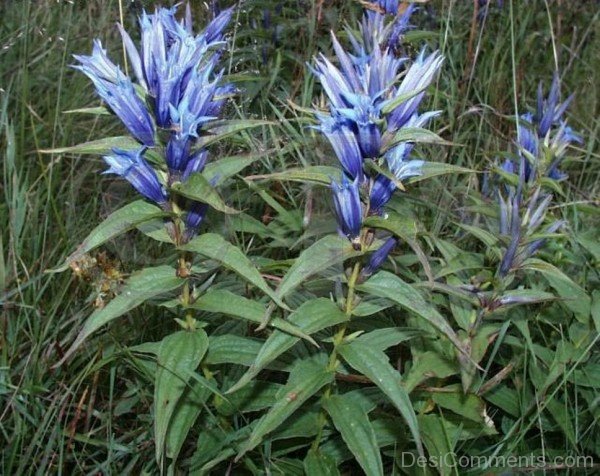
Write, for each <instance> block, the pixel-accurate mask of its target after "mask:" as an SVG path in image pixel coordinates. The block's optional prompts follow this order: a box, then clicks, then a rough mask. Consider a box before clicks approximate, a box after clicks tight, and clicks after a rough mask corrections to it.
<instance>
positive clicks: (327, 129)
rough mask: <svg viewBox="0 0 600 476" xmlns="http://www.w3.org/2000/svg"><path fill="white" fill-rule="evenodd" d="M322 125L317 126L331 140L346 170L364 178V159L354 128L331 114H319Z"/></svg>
mask: <svg viewBox="0 0 600 476" xmlns="http://www.w3.org/2000/svg"><path fill="white" fill-rule="evenodd" d="M318 117H319V119H320V120H321V125H320V126H319V127H317V129H318V130H319V131H321V132H322V133H323V134H324V135H325V137H327V139H328V140H329V143H330V144H331V147H332V148H333V150H334V152H335V155H336V156H337V158H338V160H339V161H340V163H341V164H342V167H343V169H344V171H345V172H346V173H347V174H348V175H349V176H350V177H351V178H352V179H355V178H359V180H360V181H362V179H363V159H362V155H361V152H360V149H359V147H358V142H357V140H356V136H355V135H354V132H353V131H352V129H351V128H350V127H349V126H347V125H346V124H344V123H343V122H338V121H336V120H335V119H334V118H333V117H331V116H325V115H319V116H318Z"/></svg>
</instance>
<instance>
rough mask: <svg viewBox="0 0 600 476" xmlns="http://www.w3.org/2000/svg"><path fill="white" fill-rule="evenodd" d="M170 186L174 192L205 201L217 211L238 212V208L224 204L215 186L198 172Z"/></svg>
mask: <svg viewBox="0 0 600 476" xmlns="http://www.w3.org/2000/svg"><path fill="white" fill-rule="evenodd" d="M171 188H172V190H174V191H175V192H176V193H178V194H180V195H183V196H184V197H187V198H190V199H192V200H196V201H198V202H202V203H206V204H207V205H209V206H211V207H212V208H214V209H215V210H217V211H219V212H222V213H227V214H234V213H239V210H235V209H234V208H231V207H229V206H227V205H226V204H225V202H224V201H223V199H222V198H221V197H220V196H219V194H218V193H217V191H216V190H215V188H214V187H213V186H212V185H211V184H210V183H209V181H208V180H207V179H206V177H205V176H204V175H202V174H200V173H195V174H192V175H191V176H190V177H189V178H188V179H187V180H186V181H185V182H183V183H181V182H177V183H175V184H173V186H172V187H171Z"/></svg>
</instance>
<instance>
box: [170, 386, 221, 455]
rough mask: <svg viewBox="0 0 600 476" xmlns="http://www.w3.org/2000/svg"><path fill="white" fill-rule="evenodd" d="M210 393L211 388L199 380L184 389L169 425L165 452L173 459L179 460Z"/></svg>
mask: <svg viewBox="0 0 600 476" xmlns="http://www.w3.org/2000/svg"><path fill="white" fill-rule="evenodd" d="M210 395H211V391H210V389H208V388H207V387H206V386H205V385H202V383H200V382H197V381H194V382H192V385H191V387H186V388H185V389H184V391H183V394H182V395H181V398H179V401H178V402H177V406H176V408H175V410H174V412H173V416H172V417H171V423H170V424H169V425H168V426H167V436H166V441H165V443H166V452H165V453H166V455H167V457H169V458H171V459H172V460H173V461H176V460H177V457H178V456H179V452H180V451H181V448H182V447H183V444H184V443H185V440H186V437H187V435H188V433H189V432H190V429H191V428H192V426H194V423H195V422H196V420H197V419H198V417H199V416H200V413H201V411H202V409H203V408H204V404H205V402H206V400H207V399H208V398H209V397H210Z"/></svg>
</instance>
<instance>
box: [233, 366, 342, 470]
mask: <svg viewBox="0 0 600 476" xmlns="http://www.w3.org/2000/svg"><path fill="white" fill-rule="evenodd" d="M320 357H322V356H321V355H317V356H315V357H313V358H310V359H307V360H304V361H302V362H300V363H299V364H298V365H297V366H296V367H295V368H294V369H293V370H292V372H291V373H290V377H289V379H288V381H287V383H286V384H285V387H284V388H283V389H281V392H280V394H279V395H278V397H277V401H276V402H275V404H274V405H273V406H272V407H271V409H270V410H269V412H268V413H267V414H266V415H264V416H263V417H262V418H261V419H260V420H259V421H258V423H257V425H256V426H255V427H254V430H253V431H252V434H251V435H250V438H249V439H248V441H247V442H246V444H245V445H244V446H243V448H242V450H241V451H240V452H239V453H238V455H237V457H236V461H239V460H240V458H241V457H242V456H243V455H244V454H245V453H247V452H248V451H250V450H252V449H254V448H255V447H256V446H257V445H258V444H260V442H261V441H262V440H263V438H264V437H265V436H266V435H267V434H268V433H270V432H272V431H273V430H275V429H276V428H278V427H279V426H280V425H281V424H282V423H283V422H285V420H286V419H287V418H288V417H290V416H291V415H292V414H293V413H294V412H295V411H296V410H298V408H300V407H301V406H302V404H303V403H304V402H305V401H306V400H308V399H309V398H310V397H312V396H313V395H314V394H315V393H317V392H318V391H319V390H320V389H321V388H323V387H324V386H325V385H327V384H328V383H330V382H332V381H333V372H331V371H328V370H327V368H326V359H321V358H320Z"/></svg>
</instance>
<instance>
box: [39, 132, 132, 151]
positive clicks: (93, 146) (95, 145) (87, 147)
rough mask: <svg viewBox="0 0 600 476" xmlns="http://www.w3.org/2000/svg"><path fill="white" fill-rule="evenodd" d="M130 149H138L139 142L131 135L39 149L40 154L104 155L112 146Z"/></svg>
mask: <svg viewBox="0 0 600 476" xmlns="http://www.w3.org/2000/svg"><path fill="white" fill-rule="evenodd" d="M115 147H116V148H118V149H125V150H132V149H139V148H140V147H141V145H140V143H139V142H137V141H136V140H135V139H134V138H132V137H131V136H116V137H105V138H104V139H98V140H93V141H90V142H84V143H83V144H78V145H73V146H69V147H58V148H55V149H41V150H39V151H38V152H40V153H41V154H90V155H105V154H110V153H111V152H112V149H113V148H115Z"/></svg>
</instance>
